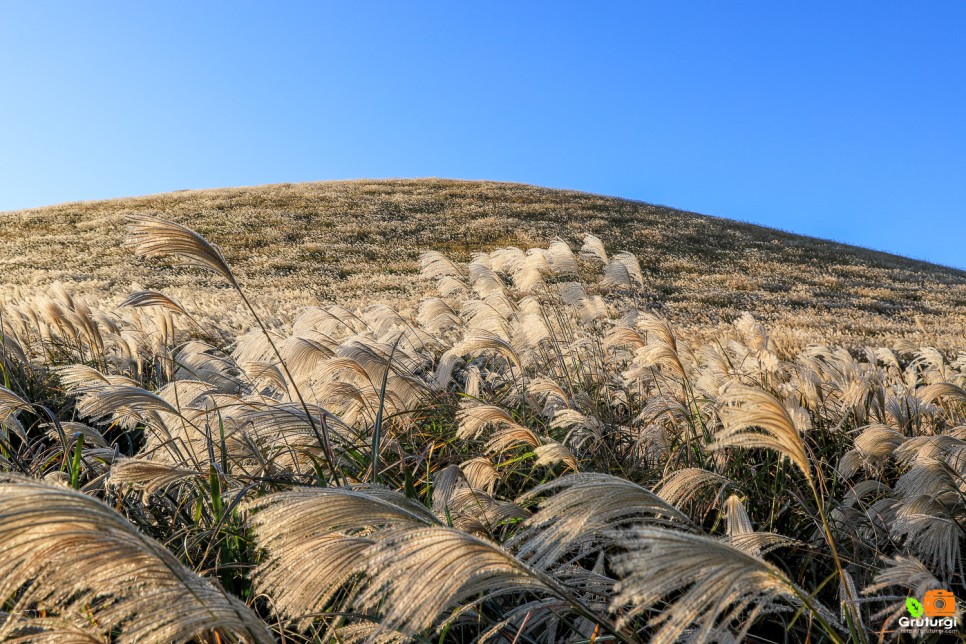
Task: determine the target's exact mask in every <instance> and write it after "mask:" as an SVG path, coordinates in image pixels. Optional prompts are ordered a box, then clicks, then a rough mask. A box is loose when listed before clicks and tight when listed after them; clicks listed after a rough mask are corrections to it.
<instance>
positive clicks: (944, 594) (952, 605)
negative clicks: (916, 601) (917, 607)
mask: <svg viewBox="0 0 966 644" xmlns="http://www.w3.org/2000/svg"><path fill="white" fill-rule="evenodd" d="M922 608H923V611H922V612H923V614H924V615H925V616H926V617H952V616H953V615H955V614H956V596H955V595H953V594H952V593H951V592H949V591H948V590H929V591H926V594H925V595H924V596H923V598H922Z"/></svg>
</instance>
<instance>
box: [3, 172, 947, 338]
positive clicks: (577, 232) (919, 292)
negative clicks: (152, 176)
mask: <svg viewBox="0 0 966 644" xmlns="http://www.w3.org/2000/svg"><path fill="white" fill-rule="evenodd" d="M134 214H148V215H160V216H164V217H166V218H170V219H173V220H174V221H177V222H180V223H183V224H187V225H188V226H190V227H192V228H194V229H196V230H198V231H199V232H200V233H201V234H203V235H206V236H207V237H209V238H210V239H217V240H218V243H219V245H220V246H221V247H222V249H223V250H224V253H225V255H226V257H227V259H228V261H229V263H230V264H231V266H232V268H233V270H234V271H235V272H236V273H237V274H238V276H239V277H240V278H243V279H244V281H245V284H246V288H247V290H248V292H249V295H250V296H251V299H252V300H253V303H254V304H255V306H256V308H257V309H258V310H259V311H260V312H262V313H264V314H265V315H268V316H269V317H270V318H271V319H274V320H280V319H282V318H284V317H291V316H292V315H294V313H295V312H296V311H297V310H298V309H299V308H301V307H302V306H305V305H308V304H315V303H317V302H319V301H322V302H341V303H347V304H353V303H359V302H365V301H371V300H372V299H378V300H381V301H387V302H392V303H396V304H403V303H404V302H405V301H407V300H411V299H412V298H414V297H417V296H419V295H422V294H424V293H426V292H428V291H429V290H430V286H431V285H430V284H428V282H427V281H426V280H422V279H420V278H419V276H418V268H419V267H418V262H417V259H418V255H419V253H420V252H422V251H425V250H437V251H441V252H444V253H446V254H447V255H449V256H452V257H454V258H455V259H458V260H461V261H466V260H468V259H469V257H470V254H471V253H473V252H478V251H485V250H492V249H494V248H497V247H500V246H507V245H513V246H518V247H520V248H524V249H526V248H530V247H533V246H538V245H543V246H546V245H547V244H549V242H550V241H551V240H553V239H554V238H556V237H560V238H562V239H564V240H565V241H567V242H568V243H570V244H571V245H574V244H577V243H578V242H579V241H580V240H581V239H582V236H583V234H584V233H592V234H594V235H596V236H598V237H600V238H601V239H602V240H603V242H604V244H605V245H606V246H607V248H608V249H611V250H626V251H630V252H632V253H634V254H635V255H636V256H637V258H638V259H639V260H640V263H641V268H642V270H643V274H644V278H645V286H646V288H645V289H644V291H643V293H642V304H643V305H646V306H648V307H652V308H654V309H656V310H658V311H659V312H660V313H661V314H662V315H663V316H664V317H666V318H668V319H669V320H671V321H672V322H674V323H675V324H677V325H679V326H684V327H688V328H691V327H700V328H707V327H709V326H716V325H718V324H720V323H722V322H731V321H733V320H734V319H735V318H736V317H737V316H738V315H739V314H740V313H741V312H743V311H746V310H747V311H751V312H753V313H754V314H755V315H756V316H757V317H758V318H759V319H760V320H762V321H764V322H767V323H768V324H769V325H772V326H773V327H775V326H780V327H782V328H787V329H791V330H796V331H801V333H802V334H803V336H804V337H803V340H802V341H803V342H806V341H815V340H818V339H829V340H834V341H842V342H853V343H866V342H874V341H886V340H894V339H896V338H898V337H915V338H916V341H917V342H920V343H924V344H932V345H936V346H942V347H947V348H948V347H950V346H951V343H953V342H955V341H957V340H958V339H960V338H962V337H963V334H964V331H966V317H964V314H963V313H962V311H963V306H962V305H963V304H966V274H964V273H963V272H961V271H957V270H953V269H947V268H943V267H940V266H935V265H931V264H926V263H923V262H917V261H913V260H908V259H904V258H900V257H896V256H893V255H887V254H884V253H878V252H873V251H869V250H864V249H860V248H856V247H852V246H845V245H841V244H836V243H832V242H826V241H821V240H816V239H810V238H806V237H800V236H797V235H792V234H788V233H784V232H781V231H777V230H772V229H767V228H762V227H758V226H753V225H750V224H743V223H738V222H734V221H728V220H724V219H718V218H714V217H706V216H701V215H696V214H693V213H687V212H682V211H678V210H674V209H671V208H665V207H661V206H654V205H649V204H645V203H640V202H632V201H626V200H621V199H613V198H608V197H601V196H597V195H591V194H585V193H578V192H571V191H561V190H548V189H543V188H536V187H533V186H525V185H519V184H507V183H493V182H465V181H448V180H439V179H420V180H385V181H369V180H364V181H348V182H322V183H303V184H279V185H269V186H260V187H253V188H229V189H216V190H201V191H184V192H174V193H168V194H161V195H152V196H146V197H136V198H127V199H116V200H111V201H97V202H85V203H70V204H62V205H58V206H51V207H48V208H39V209H34V210H25V211H18V212H8V213H3V214H0V217H2V218H3V226H2V227H0V258H2V259H0V262H2V264H0V269H2V270H3V271H4V276H5V279H4V287H3V288H4V292H5V293H6V294H8V295H9V294H11V293H12V292H13V291H14V290H15V289H16V288H17V287H21V288H23V287H26V288H27V291H26V292H32V291H34V290H35V289H36V288H37V287H42V286H45V285H49V284H51V283H53V282H54V281H58V280H59V281H61V282H64V283H65V284H67V285H68V286H69V287H70V290H71V291H72V292H76V293H88V294H96V295H98V296H99V297H102V296H103V294H105V293H106V294H110V295H109V296H110V297H119V296H120V294H121V293H129V292H133V291H138V290H142V289H146V288H147V289H152V290H162V291H164V292H165V293H166V294H167V295H169V296H172V297H174V298H175V299H177V300H178V301H181V302H182V303H183V304H184V305H185V306H187V307H188V308H191V309H192V310H193V311H195V312H196V313H197V314H199V315H200V316H201V317H202V318H204V317H205V314H206V313H205V310H217V311H223V312H224V311H235V310H240V309H239V307H238V304H237V302H236V301H235V299H234V298H233V297H231V296H230V295H229V294H227V293H226V292H225V291H224V290H223V289H221V288H217V287H212V286H211V285H210V284H208V283H207V282H206V281H205V280H204V279H202V278H200V277H199V276H198V275H197V274H195V273H192V272H189V271H185V270H183V269H178V268H173V267H165V268H161V269H159V268H158V267H157V266H156V265H150V264H151V263H150V262H145V263H135V262H133V261H132V257H131V254H130V251H129V250H128V249H126V248H124V247H123V246H122V245H121V244H120V243H119V242H120V240H121V239H122V237H123V234H124V233H123V222H124V217H126V216H129V215H134ZM236 330H237V329H236Z"/></svg>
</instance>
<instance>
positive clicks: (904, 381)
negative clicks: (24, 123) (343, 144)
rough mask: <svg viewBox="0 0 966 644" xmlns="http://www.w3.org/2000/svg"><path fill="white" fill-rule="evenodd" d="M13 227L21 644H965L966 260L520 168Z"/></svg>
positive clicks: (54, 216)
mask: <svg viewBox="0 0 966 644" xmlns="http://www.w3.org/2000/svg"><path fill="white" fill-rule="evenodd" d="M133 213H142V214H153V215H163V216H165V217H169V218H171V219H175V220H177V221H179V222H183V223H186V224H188V225H190V226H191V227H193V228H196V229H198V230H199V231H200V232H202V233H203V234H204V235H206V236H207V237H208V238H209V239H210V240H211V241H212V242H217V243H219V244H221V245H222V246H223V248H224V252H225V255H227V258H228V261H229V262H230V263H231V264H232V266H234V269H235V270H234V275H235V276H236V277H237V278H238V280H239V281H240V282H241V283H242V284H243V285H244V287H243V288H242V289H240V291H241V293H246V292H247V293H248V294H249V295H250V296H251V297H252V298H253V299H255V300H256V304H255V306H256V308H260V309H261V310H262V312H263V313H264V314H265V317H268V318H270V319H269V324H262V323H258V324H257V326H256V327H255V328H254V329H252V325H253V324H254V323H255V321H254V318H253V317H252V316H250V315H239V314H238V313H240V312H239V311H238V303H239V301H240V300H241V299H242V298H241V297H239V295H240V293H239V292H236V291H234V290H232V289H230V288H229V287H228V286H227V285H226V284H225V282H228V281H230V282H232V283H234V277H233V276H232V271H229V269H228V268H226V266H225V264H224V261H223V259H222V257H221V256H220V255H219V253H217V252H216V251H215V250H214V249H213V248H212V247H211V246H210V245H209V244H208V243H207V242H205V241H203V240H198V239H197V237H196V236H195V235H194V234H193V233H192V232H191V231H187V230H185V229H184V228H182V227H180V226H179V225H177V224H172V223H170V222H168V221H162V220H158V219H156V218H151V217H140V218H134V219H135V222H134V223H133V225H132V230H129V231H127V232H125V231H124V230H123V227H124V219H125V218H124V216H125V215H130V214H133ZM2 216H3V217H4V218H5V221H4V224H5V225H4V226H3V227H0V230H2V233H0V234H2V244H3V251H4V252H3V253H2V254H0V257H3V261H4V270H5V280H4V282H5V286H4V289H5V290H6V296H7V297H6V298H0V329H2V332H3V333H2V338H0V381H2V386H0V543H2V544H3V547H2V548H0V606H2V610H0V641H30V642H62V641H64V640H65V638H66V639H71V640H72V641H75V640H76V641H172V642H174V641H177V642H181V641H193V642H214V641H219V642H220V641H230V642H251V643H252V644H263V643H264V644H269V643H274V642H330V641H339V642H347V643H349V642H356V643H360V644H361V643H362V642H373V641H380V642H454V643H455V642H460V643H464V642H505V643H508V644H509V643H512V642H530V643H545V644H550V643H555V642H563V641H567V642H590V641H600V642H604V641H607V642H623V643H626V644H643V643H644V642H656V641H663V642H672V641H679V640H680V639H681V638H682V637H686V638H687V637H690V638H692V639H693V640H694V641H695V642H705V641H747V642H764V641H775V639H776V638H775V636H776V634H781V637H782V638H783V640H784V641H789V642H806V641H834V642H845V641H855V642H868V641H872V640H873V639H874V640H877V641H894V640H895V638H896V637H899V638H901V637H903V636H902V635H900V634H897V622H898V625H899V626H905V625H909V627H908V628H907V629H906V631H905V632H907V633H910V634H915V635H917V636H919V635H925V632H924V628H925V627H926V626H928V627H930V628H933V630H934V631H936V632H937V633H940V632H943V633H944V636H945V637H946V639H951V638H952V637H954V636H955V635H956V631H955V629H956V628H957V626H956V624H957V622H956V621H955V619H953V618H952V616H949V617H948V619H940V620H933V621H923V620H912V621H907V622H905V624H903V622H902V621H900V616H905V615H906V614H912V613H913V612H915V611H914V610H913V609H917V607H916V604H915V603H912V601H915V602H920V603H922V604H923V605H924V606H925V605H928V602H929V600H928V597H929V594H928V593H926V591H936V590H945V591H947V592H950V593H952V595H953V596H957V597H960V598H962V597H966V586H964V584H963V574H962V571H963V555H964V553H966V549H964V547H963V544H964V543H966V541H964V540H966V529H964V526H966V496H964V494H963V491H964V486H963V484H962V482H963V481H964V480H966V457H964V455H966V390H964V389H963V387H966V353H964V352H963V351H962V347H963V346H966V345H963V344H962V343H961V340H962V337H961V336H962V332H963V316H962V314H961V313H959V311H958V308H959V304H960V302H962V301H963V299H964V295H966V293H964V287H966V274H964V273H961V272H958V271H954V270H951V269H946V268H942V267H938V266H932V265H929V264H925V263H921V262H914V261H911V260H906V259H902V258H899V257H894V256H890V255H885V254H881V253H875V252H871V251H867V250H862V249H858V248H854V247H848V246H842V245H839V244H833V243H829V242H824V241H819V240H814V239H808V238H804V237H798V236H794V235H790V234H787V233H782V232H778V231H774V230H768V229H764V228H760V227H755V226H750V225H746V224H739V223H735V222H730V221H726V220H723V219H716V218H712V217H705V216H700V215H695V214H691V213H686V212H680V211H675V210H671V209H667V208H660V207H656V206H650V205H647V204H642V203H635V202H629V201H622V200H618V199H609V198H604V197H598V196H593V195H586V194H579V193H573V192H563V191H553V190H544V189H539V188H533V187H528V186H519V185H508V184H494V183H469V182H456V181H438V180H421V181H379V182H341V183H321V184H303V185H294V186H293V185H283V186H264V187H258V188H239V189H230V190H211V191H200V192H183V193H175V194H169V195H159V196H150V197H141V198H135V199H122V200H115V201H104V202H96V203H83V204H65V205H61V206H56V207H51V208H43V209H38V210H31V211H24V212H16V213H7V214H4V215H2ZM585 233H593V234H596V235H598V236H599V238H602V239H603V240H604V243H605V244H606V246H607V248H601V247H600V243H599V242H598V241H595V240H593V239H591V240H589V243H586V248H581V252H579V253H577V254H576V255H575V254H574V253H572V252H570V250H568V249H567V248H565V247H564V246H565V244H562V243H560V242H551V243H550V244H547V242H548V241H551V240H552V239H553V238H555V237H558V236H559V237H561V238H563V239H564V240H566V242H568V243H569V244H570V247H571V248H573V249H576V248H577V247H579V246H581V245H584V239H583V236H584V234H585ZM125 237H127V239H129V240H132V241H133V243H131V244H129V245H127V246H125V245H123V244H122V240H124V239H125ZM511 244H513V245H516V246H523V247H527V246H531V245H538V244H539V245H540V246H544V247H545V248H543V249H542V250H535V251H534V252H532V253H527V254H525V253H523V252H521V251H519V250H508V249H507V248H506V246H507V245H511ZM486 249H494V250H491V251H490V252H482V251H484V250H486ZM625 249H626V250H631V251H633V252H634V253H636V256H637V257H639V258H640V262H639V263H640V265H641V267H642V268H643V270H642V272H641V273H638V262H637V261H636V260H635V258H634V257H632V256H630V255H627V254H626V253H618V252H615V251H620V250H625ZM427 250H435V251H443V253H445V254H441V253H438V252H437V253H429V254H427V255H424V257H423V260H422V261H418V260H417V258H418V256H419V253H420V252H421V251H427ZM135 251H137V252H138V253H139V254H137V255H136V254H135ZM470 253H476V255H474V256H473V258H472V261H470V262H469V263H463V262H459V261H457V262H453V261H451V260H450V259H449V257H452V258H455V259H457V260H467V259H470V258H469V254H470ZM172 256H174V259H177V258H179V257H180V259H182V260H184V261H189V262H190V261H194V262H195V263H196V265H205V266H207V267H208V268H209V269H211V270H210V271H209V272H207V273H204V272H201V271H199V270H195V269H191V270H189V269H185V268H178V267H176V266H175V265H174V264H170V263H169V264H162V263H161V261H160V260H158V259H156V258H158V257H166V258H168V259H167V260H166V261H171V259H172ZM144 258H151V259H144ZM149 264H150V265H149ZM418 264H422V266H421V268H420V270H417V265H418ZM56 281H59V282H61V283H62V286H57V285H56V284H54V282H56ZM45 285H46V287H45ZM142 287H143V288H153V289H159V290H162V291H164V292H165V293H167V294H168V295H173V296H175V297H177V298H178V299H180V300H181V301H182V302H183V303H184V304H185V305H186V308H187V309H188V310H189V311H190V314H191V315H190V316H185V315H184V313H185V312H184V311H182V310H181V309H180V308H179V307H178V306H177V305H175V304H174V303H172V302H170V301H169V300H165V299H164V298H163V297H158V296H157V295H156V294H152V293H147V294H145V293H141V294H139V295H137V296H136V297H135V298H133V299H132V300H131V301H130V302H128V303H129V304H144V305H145V306H143V307H137V306H134V307H120V308H119V309H117V310H115V307H116V306H117V304H119V303H120V302H121V298H124V297H125V296H126V295H127V294H128V293H130V292H132V291H136V290H140V289H142ZM47 291H49V295H48V294H46V292H47ZM78 292H85V293H86V296H85V297H83V298H77V297H76V296H72V295H71V294H70V293H74V294H76V293H78ZM417 296H421V297H417ZM319 300H339V301H340V302H341V303H342V304H346V303H348V304H352V303H355V304H356V305H358V307H357V308H358V310H356V311H352V310H349V309H348V308H347V307H345V306H340V305H334V306H316V307H305V310H304V311H302V312H301V313H300V314H299V315H298V316H297V317H295V318H292V317H289V314H290V313H294V311H295V309H297V308H300V307H303V306H304V305H307V304H311V303H316V302H318V301H319ZM380 300H383V301H393V300H394V301H395V302H394V303H395V304H397V305H398V307H397V308H398V309H399V310H394V309H393V307H390V306H379V305H373V304H377V303H378V302H379V301H380ZM417 302H418V303H417ZM743 311H749V312H751V313H752V314H753V315H748V314H745V313H742V312H743ZM655 312H657V313H659V314H660V315H654V313H655ZM249 313H250V312H249ZM662 316H663V317H664V318H670V320H671V323H670V324H669V323H668V320H666V319H662ZM188 317H190V318H192V319H194V320H195V321H198V322H199V325H197V326H195V325H192V324H191V323H190V321H189V320H188V319H187V318H188ZM256 317H257V316H256ZM756 318H757V320H756ZM759 321H762V322H765V324H759ZM259 322H261V320H259ZM274 322H281V324H278V325H277V326H276V325H275V324H274ZM199 327H200V329H199ZM270 327H274V328H270ZM842 341H847V342H849V343H854V346H853V347H852V349H853V350H851V351H850V350H847V349H845V348H842V347H841V346H834V345H835V344H836V343H840V342H842ZM863 345H864V348H860V347H862V346H863ZM936 347H938V350H937V348H936ZM933 597H935V595H933ZM920 598H921V601H920ZM947 598H948V596H947ZM937 607H938V606H937ZM687 631H690V633H691V634H690V635H688V634H687ZM866 633H872V634H873V637H866V635H865V634H866ZM942 636H943V635H940V636H939V637H942ZM960 639H962V638H960ZM937 641H938V639H937Z"/></svg>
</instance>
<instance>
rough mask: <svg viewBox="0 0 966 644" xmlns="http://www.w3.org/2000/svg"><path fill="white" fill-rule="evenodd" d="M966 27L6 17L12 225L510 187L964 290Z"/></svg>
mask: <svg viewBox="0 0 966 644" xmlns="http://www.w3.org/2000/svg"><path fill="white" fill-rule="evenodd" d="M964 33H966V3H962V2H946V3H943V2H930V3H910V2H887V1H882V0H880V1H876V2H860V1H854V2H828V3H822V2H801V3H791V2H662V3H657V2H653V3H651V2H643V1H642V2H628V3H618V2H584V3H576V2H575V3H569V4H568V3H563V2H561V3H550V2H485V3H484V2H465V3H463V2H459V3H455V2H445V3H444V2H440V3H430V2H339V3H335V2H332V3H324V2H306V3H296V2H271V3H270V2H261V3H244V2H230V3H229V2H225V3H216V2H163V3H162V2H125V3H121V2H117V3H108V2H85V3H81V2H67V1H65V2H60V3H57V2H43V1H28V0H23V1H20V2H14V1H12V0H0V210H9V209H16V208H23V207H31V206H40V205H45V204H51V203H58V202H64V201H76V200H86V199H99V198H110V197H119V196H128V195H137V194H146V193H154V192H165V191H169V190H179V189H185V188H206V187H220V186H235V185H253V184H262V183H274V182H296V181H311V180H322V179H341V178H360V177H422V176H439V177H455V178H467V179H496V180H506V181H519V182H525V183H533V184H539V185H544V186H552V187H561V188H573V189H579V190H586V191H590V192H597V193H603V194H610V195H616V196H622V197H628V198H633V199H640V200H643V201H648V202H653V203H662V204H667V205H671V206H675V207H679V208H683V209H687V210H694V211H698V212H703V213H707V214H713V215H718V216H723V217H730V218H735V219H741V220H744V221H752V222H755V223H761V224H764V225H768V226H775V227H779V228H783V229H786V230H790V231H793V232H798V233H803V234H809V235H816V236H820V237H826V238H830V239H835V240H839V241H846V242H850V243H855V244H859V245H863V246H867V247H872V248H877V249H880V250H888V251H891V252H896V253H900V254H904V255H910V256H914V257H918V258H923V259H929V260H931V261H935V262H939V263H943V264H947V265H952V266H958V267H964V268H966V253H964V248H966V244H964V242H966V39H964V38H963V34H964Z"/></svg>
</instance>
